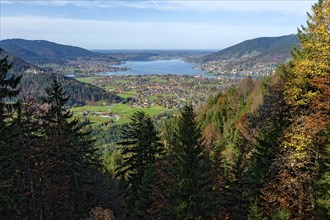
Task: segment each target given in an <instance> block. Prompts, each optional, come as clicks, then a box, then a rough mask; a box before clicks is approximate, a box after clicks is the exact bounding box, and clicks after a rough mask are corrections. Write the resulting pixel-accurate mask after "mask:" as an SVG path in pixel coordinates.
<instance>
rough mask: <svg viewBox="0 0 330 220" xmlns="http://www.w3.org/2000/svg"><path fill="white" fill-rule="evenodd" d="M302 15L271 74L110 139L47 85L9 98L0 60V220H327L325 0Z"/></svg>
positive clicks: (140, 117)
mask: <svg viewBox="0 0 330 220" xmlns="http://www.w3.org/2000/svg"><path fill="white" fill-rule="evenodd" d="M308 18H309V19H308V22H307V26H306V27H302V28H301V29H300V30H299V32H298V38H299V41H300V47H299V48H294V49H293V50H292V59H291V61H290V62H288V63H285V64H283V65H282V66H280V67H278V69H277V71H276V73H275V74H274V75H273V76H271V77H266V78H263V79H260V80H255V79H252V78H246V79H244V80H242V81H241V82H240V83H239V84H238V85H236V86H233V87H231V88H229V89H228V90H227V91H225V92H219V93H218V94H217V95H216V96H213V97H210V98H209V100H208V102H207V104H206V105H205V106H203V107H202V108H201V109H194V107H193V106H192V105H190V104H187V105H186V106H185V107H183V108H182V109H181V112H180V113H179V114H178V115H173V116H168V117H165V118H162V119H161V120H158V121H154V120H153V119H152V118H151V117H150V116H149V115H147V114H146V113H144V112H142V111H140V112H136V113H135V114H133V116H132V118H131V122H130V123H128V124H125V125H122V126H120V128H116V129H112V130H107V131H106V132H108V134H107V135H105V134H104V131H101V130H94V131H92V129H91V128H90V127H89V126H88V125H87V126H86V123H85V122H81V121H79V120H77V119H74V118H73V116H72V113H71V112H70V111H69V110H68V109H67V108H66V103H67V102H68V100H69V97H68V96H67V95H66V93H65V91H64V89H63V87H62V85H61V83H60V81H59V80H58V79H57V78H56V77H54V78H53V81H52V82H51V83H50V85H49V86H48V87H47V88H46V89H45V93H44V96H43V98H42V99H40V100H33V99H29V100H21V99H20V98H18V97H19V93H20V90H19V89H18V85H19V82H20V80H21V77H19V76H8V74H7V73H8V71H9V69H10V68H11V65H10V64H9V63H8V60H7V58H5V59H2V60H0V137H1V139H0V161H1V162H0V163H1V169H0V204H1V206H0V218H1V219H249V220H261V219H274V220H275V219H276V220H278V219H281V220H286V219H330V157H329V156H330V155H329V154H330V142H329V141H330V80H329V76H330V75H329V74H330V30H329V27H330V0H320V1H319V2H318V3H316V4H315V5H314V6H313V7H312V13H311V14H308ZM118 129H119V131H118ZM108 139H112V140H115V144H114V143H111V144H107V142H108V141H107V140H108Z"/></svg>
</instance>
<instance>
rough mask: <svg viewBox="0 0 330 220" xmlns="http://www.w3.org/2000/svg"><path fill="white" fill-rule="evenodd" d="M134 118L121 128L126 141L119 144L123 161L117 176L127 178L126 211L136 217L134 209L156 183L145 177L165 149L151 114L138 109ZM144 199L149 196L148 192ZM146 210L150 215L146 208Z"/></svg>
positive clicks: (123, 138)
mask: <svg viewBox="0 0 330 220" xmlns="http://www.w3.org/2000/svg"><path fill="white" fill-rule="evenodd" d="M131 120H132V121H131V122H130V123H128V124H126V125H125V126H124V127H123V128H122V130H121V139H122V140H121V141H120V142H118V144H119V145H120V146H121V147H120V150H121V152H122V156H123V161H122V163H121V165H120V167H119V168H118V169H117V174H116V175H117V176H120V177H121V178H122V180H123V183H124V184H123V185H124V186H123V192H124V196H125V209H126V213H127V215H128V216H129V217H132V218H133V217H134V216H132V213H133V211H134V210H137V207H139V206H140V205H141V203H139V202H138V201H139V200H140V199H143V197H142V198H141V197H140V195H139V194H141V193H143V192H148V191H149V187H150V185H152V181H150V179H146V178H147V177H145V178H144V176H146V175H147V174H148V169H152V168H151V167H152V166H154V163H155V161H156V158H157V155H159V154H160V153H161V151H162V145H161V143H160V139H159V137H158V133H157V131H156V129H155V127H154V125H153V122H152V120H151V118H150V116H148V115H146V114H145V113H144V112H142V111H138V112H136V113H134V114H133V115H132V117H131ZM147 176H149V175H147ZM145 182H148V184H147V185H146V183H145ZM144 198H148V196H147V195H144ZM145 204H148V203H147V202H146V203H145ZM135 205H137V207H135ZM141 211H142V210H141ZM144 212H145V214H146V210H144ZM139 215H141V213H140V214H139ZM146 218H147V217H146Z"/></svg>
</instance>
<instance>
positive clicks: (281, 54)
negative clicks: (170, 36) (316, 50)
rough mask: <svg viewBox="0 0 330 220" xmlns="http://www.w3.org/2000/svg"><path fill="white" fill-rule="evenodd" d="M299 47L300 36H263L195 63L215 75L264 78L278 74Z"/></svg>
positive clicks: (201, 58)
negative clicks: (291, 52) (278, 66)
mask: <svg viewBox="0 0 330 220" xmlns="http://www.w3.org/2000/svg"><path fill="white" fill-rule="evenodd" d="M294 46H299V40H298V37H297V35H287V36H281V37H262V38H256V39H252V40H247V41H244V42H242V43H239V44H236V45H234V46H231V47H228V48H226V49H223V50H220V51H218V52H215V53H211V54H209V55H206V56H203V57H199V58H197V59H195V60H192V62H194V61H195V62H197V63H200V64H201V65H200V66H199V67H198V69H200V70H204V71H206V72H208V73H212V74H222V75H240V76H248V75H250V76H256V77H261V76H265V75H271V74H272V73H274V71H275V69H276V66H277V65H279V64H282V63H284V62H285V61H287V60H289V59H290V58H291V54H290V50H292V48H293V47H294Z"/></svg>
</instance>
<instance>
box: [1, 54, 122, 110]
mask: <svg viewBox="0 0 330 220" xmlns="http://www.w3.org/2000/svg"><path fill="white" fill-rule="evenodd" d="M6 56H7V57H8V59H9V61H10V63H11V64H12V69H11V71H10V74H15V75H22V76H23V77H22V80H21V84H20V86H21V90H22V95H23V96H24V97H30V98H38V97H41V96H42V95H43V94H44V90H45V88H46V87H48V86H49V85H50V83H51V82H52V80H53V77H54V76H56V77H57V79H58V81H59V82H61V83H62V84H63V87H64V89H65V90H66V92H67V94H68V95H70V99H69V102H68V104H69V105H84V104H86V103H87V102H97V101H100V100H104V101H105V102H118V101H120V100H121V98H120V97H119V96H117V95H115V94H113V93H109V92H107V91H105V90H103V89H101V88H99V87H96V86H93V85H90V84H87V83H82V82H79V81H77V80H76V79H74V78H70V77H65V76H63V75H55V74H52V73H50V72H48V71H47V70H45V69H42V68H40V67H38V66H35V65H32V64H30V63H28V62H26V61H24V60H22V59H20V58H17V57H15V56H12V55H11V54H9V53H8V52H6V51H5V50H3V49H2V48H0V59H3V58H4V57H6Z"/></svg>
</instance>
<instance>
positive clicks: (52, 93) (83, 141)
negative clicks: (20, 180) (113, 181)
mask: <svg viewBox="0 0 330 220" xmlns="http://www.w3.org/2000/svg"><path fill="white" fill-rule="evenodd" d="M68 99H69V97H68V96H66V95H65V92H64V90H63V88H62V86H61V85H60V84H59V83H58V81H57V80H56V78H54V81H53V84H52V86H51V87H50V88H48V89H46V96H45V97H44V98H43V102H44V103H45V104H46V105H47V110H46V112H45V114H43V115H42V122H43V124H42V129H43V131H44V134H45V139H44V143H43V158H44V159H43V164H44V165H43V167H44V168H43V172H44V173H43V177H44V178H45V179H44V183H43V187H44V189H43V190H44V191H45V192H46V193H44V200H45V205H44V209H45V210H44V212H43V213H45V215H46V216H44V217H46V218H77V217H79V215H81V214H82V212H83V211H86V210H90V208H92V207H94V206H96V205H97V204H96V201H95V196H94V195H93V191H94V190H93V184H94V183H93V175H92V172H93V169H94V168H95V166H96V165H97V163H96V157H95V150H94V147H93V144H92V143H93V141H92V139H91V136H90V132H89V131H83V126H82V125H81V124H79V121H78V120H77V119H72V113H71V112H70V111H69V110H68V109H67V107H66V106H65V104H66V102H67V101H68ZM94 171H95V170H94ZM47 215H48V216H47Z"/></svg>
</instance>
